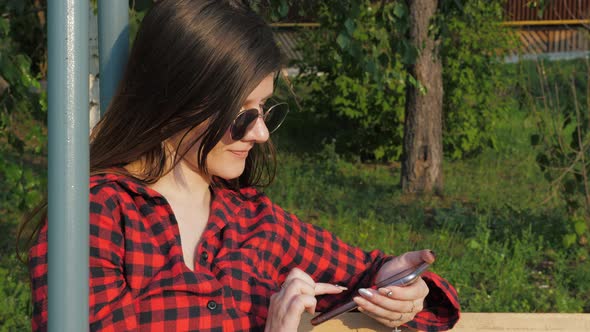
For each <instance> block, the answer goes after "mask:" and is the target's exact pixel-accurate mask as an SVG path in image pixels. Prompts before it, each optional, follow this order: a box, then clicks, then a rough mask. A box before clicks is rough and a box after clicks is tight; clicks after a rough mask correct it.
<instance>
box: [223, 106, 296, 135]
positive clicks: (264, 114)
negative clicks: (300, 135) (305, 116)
mask: <svg viewBox="0 0 590 332" xmlns="http://www.w3.org/2000/svg"><path fill="white" fill-rule="evenodd" d="M281 105H285V107H286V111H285V115H283V118H282V119H281V120H280V121H279V123H278V124H277V125H276V127H275V128H272V129H271V128H268V124H267V123H266V119H267V118H268V115H269V114H271V112H272V110H273V109H275V108H276V107H277V106H281ZM262 109H263V110H262V114H261V113H260V110H259V109H258V108H249V109H245V110H243V111H240V112H239V113H238V114H237V115H236V117H235V119H234V120H233V121H232V123H231V126H230V134H231V138H232V139H233V140H234V141H239V140H241V139H242V138H244V136H245V135H246V131H247V130H248V127H250V125H251V124H252V123H253V122H254V121H256V120H258V118H262V120H264V125H265V126H267V129H268V133H269V134H272V133H274V132H275V131H277V129H279V127H280V126H281V125H282V124H283V122H284V121H285V119H286V118H287V114H289V111H290V110H289V104H287V103H285V102H279V103H276V104H274V105H272V106H271V107H269V108H268V109H267V110H264V107H263V108H262ZM252 111H256V113H257V116H256V117H255V118H253V119H252V120H251V121H249V122H248V123H246V124H245V125H244V126H245V127H246V128H244V129H243V133H242V134H241V135H238V134H236V131H238V130H237V129H236V128H237V127H236V121H237V120H238V119H239V118H240V116H243V115H244V114H246V113H248V112H252ZM240 131H242V129H241V130H240Z"/></svg>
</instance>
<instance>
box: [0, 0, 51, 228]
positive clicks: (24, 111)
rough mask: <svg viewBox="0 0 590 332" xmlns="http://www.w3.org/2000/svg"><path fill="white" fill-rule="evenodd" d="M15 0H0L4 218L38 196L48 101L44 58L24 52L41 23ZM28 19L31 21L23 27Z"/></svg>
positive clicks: (0, 169)
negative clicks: (1, 0)
mask: <svg viewBox="0 0 590 332" xmlns="http://www.w3.org/2000/svg"><path fill="white" fill-rule="evenodd" d="M19 3H20V4H19V5H17V4H16V2H12V1H8V2H4V3H2V4H1V5H0V13H3V14H2V15H0V75H1V76H0V77H1V79H2V81H3V82H4V83H5V84H2V82H0V85H4V88H2V90H1V91H0V156H2V158H0V185H1V186H2V188H4V190H2V192H1V193H0V201H2V202H6V204H4V205H3V206H2V207H1V208H0V209H1V211H0V212H1V214H2V216H3V217H6V218H10V217H12V218H14V217H15V216H17V215H19V214H20V213H22V212H23V211H25V210H27V209H29V208H31V207H32V206H33V205H34V204H35V203H37V202H38V199H39V197H40V190H41V188H42V187H43V183H42V182H43V181H41V180H40V179H43V178H44V177H43V176H39V172H40V170H39V168H38V167H36V165H39V164H42V163H43V153H44V151H45V145H46V141H47V136H46V129H45V124H44V121H45V115H46V110H47V103H46V96H45V93H44V92H43V89H42V88H41V84H40V82H39V80H40V79H41V78H43V75H44V72H43V71H42V68H44V67H45V65H44V63H45V62H44V61H45V59H44V56H39V57H37V58H36V60H37V61H40V62H38V63H35V62H34V61H33V59H35V57H33V58H31V57H30V56H29V55H28V54H31V53H29V51H30V45H31V44H32V43H36V42H38V41H39V36H38V35H37V34H35V31H37V30H40V29H42V28H41V27H40V25H41V23H40V21H41V19H40V18H39V16H38V15H37V11H36V10H37V9H36V8H35V7H34V6H33V5H32V4H26V5H25V4H23V3H22V2H19ZM35 22H36V24H35ZM26 24H30V27H29V28H28V29H23V27H25V26H26ZM41 36H43V35H41ZM41 41H42V40H41ZM42 42H43V41H42ZM39 54H45V52H44V51H42V52H39ZM17 219H18V218H17Z"/></svg>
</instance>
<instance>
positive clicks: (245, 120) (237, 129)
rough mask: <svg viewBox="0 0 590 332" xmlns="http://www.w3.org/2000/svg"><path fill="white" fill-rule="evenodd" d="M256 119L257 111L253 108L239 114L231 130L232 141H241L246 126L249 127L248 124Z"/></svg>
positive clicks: (246, 128)
mask: <svg viewBox="0 0 590 332" xmlns="http://www.w3.org/2000/svg"><path fill="white" fill-rule="evenodd" d="M257 118H258V110H257V109H255V108H253V109H249V110H245V111H243V112H242V113H240V115H238V117H237V118H236V120H235V121H234V124H233V126H232V128H231V137H232V139H233V140H235V141H237V140H239V139H242V137H244V135H245V134H246V130H248V126H250V124H251V123H252V122H253V121H254V120H256V119H257Z"/></svg>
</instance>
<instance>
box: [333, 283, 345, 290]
mask: <svg viewBox="0 0 590 332" xmlns="http://www.w3.org/2000/svg"><path fill="white" fill-rule="evenodd" d="M334 286H336V287H338V288H340V289H342V290H347V289H348V287H344V286H340V285H338V284H336V285H334Z"/></svg>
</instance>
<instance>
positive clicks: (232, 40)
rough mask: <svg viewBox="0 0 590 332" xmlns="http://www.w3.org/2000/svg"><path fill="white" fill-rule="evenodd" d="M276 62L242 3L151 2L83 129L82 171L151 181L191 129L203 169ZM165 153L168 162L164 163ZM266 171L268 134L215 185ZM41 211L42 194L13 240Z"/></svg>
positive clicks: (270, 153) (256, 179) (266, 29)
mask: <svg viewBox="0 0 590 332" xmlns="http://www.w3.org/2000/svg"><path fill="white" fill-rule="evenodd" d="M281 64H282V58H281V54H280V51H279V48H278V46H277V44H276V42H275V40H274V38H273V32H272V30H271V28H270V26H269V25H268V24H267V23H266V22H264V20H263V19H262V18H261V17H260V16H258V15H257V14H256V13H254V12H253V11H251V10H250V8H249V7H248V5H247V4H246V3H245V2H243V1H238V0H160V1H158V2H157V3H155V4H154V5H153V7H152V8H151V9H150V10H149V11H148V13H147V14H146V15H145V17H144V19H143V21H142V23H141V26H140V28H139V31H138V33H137V36H136V38H135V41H134V43H133V48H132V50H131V54H130V57H129V60H128V63H127V66H126V69H125V73H124V75H123V78H122V80H121V82H120V84H119V86H118V89H117V92H116V94H115V96H114V97H113V99H112V101H111V103H110V105H108V108H107V111H106V112H105V115H104V116H103V118H102V119H101V120H100V122H99V123H98V124H97V125H96V127H95V128H94V130H93V132H92V135H91V140H90V141H91V143H90V172H91V174H98V173H104V172H114V173H124V174H126V175H130V176H134V177H136V178H138V179H139V180H141V181H144V182H145V183H154V182H156V181H157V180H158V179H159V178H161V177H162V176H163V175H164V174H166V172H168V171H170V169H171V167H173V166H174V165H175V164H176V163H178V161H179V160H180V159H182V157H184V155H185V154H186V153H187V152H188V149H184V150H178V149H177V150H176V151H175V152H174V155H173V156H169V155H167V154H166V153H167V152H166V149H165V147H164V144H163V143H164V141H166V140H167V139H169V138H171V137H172V136H174V135H177V134H179V133H187V132H188V131H190V130H191V129H194V128H196V127H197V126H203V127H204V131H203V133H202V134H201V135H199V137H196V138H192V141H190V142H188V143H189V144H188V146H194V145H195V144H197V142H198V141H199V140H200V145H199V148H198V155H197V158H198V159H197V161H198V166H199V168H200V169H201V170H202V171H204V172H207V168H206V158H207V154H208V153H209V152H210V151H211V149H213V147H214V146H215V145H216V144H217V143H218V142H219V141H220V140H221V138H222V137H223V135H224V134H225V132H226V131H227V130H228V128H229V127H230V125H231V123H232V121H233V119H234V118H235V116H236V115H237V113H238V112H239V111H240V108H241V106H242V105H243V103H244V102H245V100H246V98H247V97H248V95H249V94H250V93H251V92H252V91H253V90H254V89H255V88H256V86H257V85H258V84H259V83H260V82H261V81H262V80H263V79H264V78H265V77H267V76H268V75H270V74H273V73H275V74H276V73H278V72H280V69H281ZM182 140H184V137H183V138H182V139H181V143H182ZM181 143H179V144H178V147H180V146H181ZM168 158H173V161H174V162H173V163H172V166H171V165H170V163H167V162H166V160H168ZM137 160H142V161H143V163H142V164H143V169H142V170H141V171H140V174H136V173H134V174H129V173H127V172H126V171H125V170H124V168H122V167H121V166H124V165H127V164H129V163H131V162H133V161H137ZM275 169H276V159H275V156H274V149H273V147H272V143H271V142H270V140H269V141H268V142H267V143H265V144H263V145H260V144H256V147H255V149H253V150H252V151H251V153H250V155H249V156H248V158H247V159H246V167H245V170H244V173H243V174H242V175H241V176H240V177H239V178H238V179H233V180H230V181H217V182H215V183H216V184H220V185H225V186H230V187H233V188H239V187H244V186H262V185H267V184H269V183H270V182H271V181H272V179H273V177H274V174H275ZM46 207H47V200H45V201H44V202H43V203H41V204H40V205H39V206H37V207H36V208H35V209H34V210H33V211H31V213H29V214H28V215H27V216H25V218H24V222H23V223H21V227H20V229H19V232H18V235H17V238H18V239H20V238H21V237H22V234H23V231H24V229H25V228H27V225H28V224H30V223H31V221H32V220H35V219H36V218H35V217H36V216H37V217H39V219H37V220H38V222H36V223H34V227H33V230H32V232H31V233H30V234H31V236H30V238H29V241H28V242H29V243H30V242H31V240H32V239H33V238H34V237H35V236H36V233H37V232H38V230H39V229H40V227H41V225H42V224H43V222H44V220H45V219H46ZM18 239H17V242H18ZM17 245H18V244H17ZM17 253H19V249H18V248H17ZM19 256H20V253H19Z"/></svg>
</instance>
